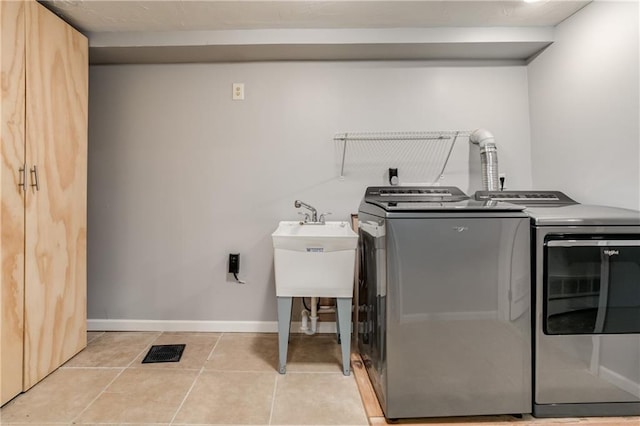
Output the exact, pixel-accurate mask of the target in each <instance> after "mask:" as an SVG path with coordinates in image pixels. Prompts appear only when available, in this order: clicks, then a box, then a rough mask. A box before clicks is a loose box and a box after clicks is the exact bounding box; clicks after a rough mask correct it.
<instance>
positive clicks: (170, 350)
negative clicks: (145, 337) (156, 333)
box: [142, 344, 186, 364]
mask: <svg viewBox="0 0 640 426" xmlns="http://www.w3.org/2000/svg"><path fill="white" fill-rule="evenodd" d="M185 346H186V345H184V344H182V345H153V346H151V349H149V352H147V356H145V357H144V359H143V360H142V363H143V364H149V363H153V362H179V361H180V358H182V352H184V348H185Z"/></svg>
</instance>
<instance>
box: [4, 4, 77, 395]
mask: <svg viewBox="0 0 640 426" xmlns="http://www.w3.org/2000/svg"><path fill="white" fill-rule="evenodd" d="M0 21H1V24H2V26H1V27H0V41H1V43H0V49H1V50H0V61H1V62H0V65H1V71H2V86H1V87H2V102H1V108H2V109H1V110H0V115H1V116H2V127H1V133H0V138H1V141H2V151H1V153H2V159H1V160H2V162H1V163H0V167H1V169H0V191H1V192H0V199H1V201H2V210H1V213H0V227H1V230H2V233H1V239H0V255H1V258H2V271H1V275H0V279H1V281H0V284H1V289H2V292H1V293H0V295H1V299H0V310H1V312H0V320H1V323H0V404H4V403H5V402H7V401H8V400H9V399H11V398H13V397H14V396H15V395H17V394H18V393H20V392H21V391H25V390H27V389H29V388H30V387H32V386H33V385H34V384H36V383H37V382H38V381H40V380H42V379H43V378H44V377H45V376H47V375H48V374H49V373H51V372H52V371H54V370H55V369H56V368H58V367H59V366H60V365H61V364H62V363H64V362H65V361H67V360H68V359H69V358H71V357H72V356H73V355H75V354H76V353H78V352H79V351H80V350H82V349H83V348H84V347H85V346H86V200H87V194H86V181H87V177H86V176H87V99H88V43H87V39H86V37H84V36H83V35H82V34H80V33H79V32H77V31H76V30H75V29H73V28H72V27H70V26H69V25H68V24H66V23H65V22H64V21H62V20H61V19H59V18H58V17H57V16H55V15H54V14H53V13H51V12H50V11H49V10H47V9H46V8H45V7H43V6H42V5H40V4H38V3H36V2H35V1H32V0H26V1H2V2H0Z"/></svg>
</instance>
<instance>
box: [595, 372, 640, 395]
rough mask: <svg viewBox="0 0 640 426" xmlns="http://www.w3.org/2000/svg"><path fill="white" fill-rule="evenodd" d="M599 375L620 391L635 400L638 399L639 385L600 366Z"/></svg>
mask: <svg viewBox="0 0 640 426" xmlns="http://www.w3.org/2000/svg"><path fill="white" fill-rule="evenodd" d="M599 373H600V374H599V375H600V377H602V378H603V379H604V380H606V381H607V382H609V383H611V384H613V385H614V386H617V387H619V388H620V389H622V390H624V391H626V392H629V393H630V394H631V395H633V396H635V397H636V398H640V383H636V382H634V381H633V380H631V379H629V378H628V377H624V376H623V375H621V374H618V373H616V372H615V371H613V370H610V369H608V368H606V367H603V366H600V369H599Z"/></svg>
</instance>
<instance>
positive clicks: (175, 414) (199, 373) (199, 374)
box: [169, 365, 204, 425]
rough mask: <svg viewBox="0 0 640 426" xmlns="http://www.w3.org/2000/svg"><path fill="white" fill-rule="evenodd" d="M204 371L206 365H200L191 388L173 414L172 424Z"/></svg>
mask: <svg viewBox="0 0 640 426" xmlns="http://www.w3.org/2000/svg"><path fill="white" fill-rule="evenodd" d="M203 371H204V365H203V366H202V367H200V371H199V372H198V374H197V375H196V377H195V378H194V379H193V383H191V386H190V387H189V390H188V391H187V393H186V394H185V396H184V398H182V402H180V405H179V406H178V408H177V409H176V412H175V413H174V414H173V417H171V421H169V424H170V425H172V424H173V422H174V421H175V420H176V417H178V413H179V412H180V410H182V406H183V405H184V403H185V402H186V401H187V398H189V395H191V391H192V390H193V388H194V387H195V385H196V382H197V381H198V379H199V378H200V376H201V375H202V372H203Z"/></svg>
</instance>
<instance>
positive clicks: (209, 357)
mask: <svg viewBox="0 0 640 426" xmlns="http://www.w3.org/2000/svg"><path fill="white" fill-rule="evenodd" d="M223 335H224V333H223V334H220V336H218V340H216V343H215V344H214V345H213V348H211V352H209V356H207V361H209V360H210V359H211V355H213V351H215V350H216V348H217V347H218V343H220V339H222V336H223ZM205 363H206V361H205ZM203 368H204V367H203Z"/></svg>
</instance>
